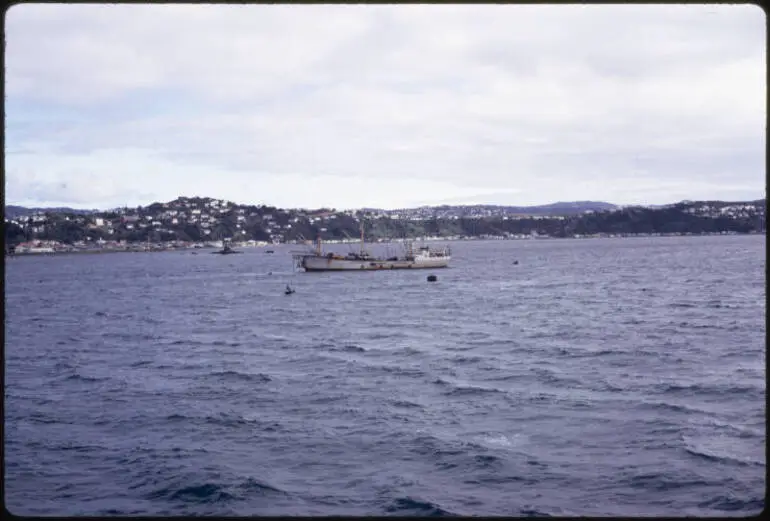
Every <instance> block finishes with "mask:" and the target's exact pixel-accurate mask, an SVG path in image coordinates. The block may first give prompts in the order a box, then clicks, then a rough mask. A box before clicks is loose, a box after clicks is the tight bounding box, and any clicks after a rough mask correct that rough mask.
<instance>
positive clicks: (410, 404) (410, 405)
mask: <svg viewBox="0 0 770 521" xmlns="http://www.w3.org/2000/svg"><path fill="white" fill-rule="evenodd" d="M391 403H392V404H393V405H394V406H395V407H404V408H407V409H424V407H423V406H422V405H420V404H419V403H414V402H410V401H407V400H396V401H394V402H391Z"/></svg>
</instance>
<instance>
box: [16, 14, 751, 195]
mask: <svg viewBox="0 0 770 521" xmlns="http://www.w3.org/2000/svg"><path fill="white" fill-rule="evenodd" d="M6 20H7V25H6V34H7V36H6V39H7V47H6V75H5V77H6V93H7V100H6V114H7V131H6V140H7V142H6V146H7V149H6V164H7V167H8V169H9V172H16V173H15V174H12V175H10V176H9V179H8V180H7V182H8V189H7V197H8V198H10V197H11V195H12V194H14V195H13V196H14V197H22V198H26V199H30V198H32V199H34V198H36V197H50V196H53V195H54V193H49V192H46V191H45V190H43V189H41V188H40V186H46V187H52V186H57V183H59V184H60V181H61V180H62V179H65V180H69V182H68V183H67V186H68V187H72V188H70V189H68V190H66V191H58V192H57V193H58V196H59V197H67V198H69V200H71V201H72V202H76V201H83V202H84V204H86V202H88V203H90V204H92V205H97V206H103V204H102V203H103V202H104V201H107V200H113V199H114V198H120V197H121V194H125V195H124V196H123V198H124V199H125V198H130V197H129V195H130V196H131V197H140V194H143V195H142V196H144V195H147V196H149V197H150V198H151V199H155V200H159V199H162V197H165V195H164V194H169V193H174V194H176V195H181V194H182V193H184V194H189V195H193V194H194V193H198V194H200V195H209V194H211V195H214V191H216V190H220V191H221V192H223V193H234V194H236V195H239V197H240V199H241V200H243V199H251V198H255V200H256V198H259V197H262V194H264V195H269V196H270V197H271V198H273V200H272V201H265V202H267V203H271V204H279V202H281V203H280V204H285V205H287V206H296V205H299V204H300V202H299V201H303V202H302V203H301V204H304V205H307V206H340V207H341V206H344V205H348V204H350V205H354V206H364V205H370V206H386V207H387V206H403V205H405V204H407V202H408V201H410V200H420V201H431V200H434V201H437V202H439V201H444V200H448V199H453V200H454V199H457V198H460V199H462V198H463V197H467V198H469V199H474V200H475V199H478V198H479V197H481V198H483V197H490V198H491V199H494V200H490V201H487V202H490V203H494V202H497V203H505V204H528V203H530V202H538V203H539V202H549V201H552V200H570V199H605V200H611V202H617V203H621V204H625V203H631V202H651V203H656V202H659V201H661V200H664V201H669V200H670V199H671V197H673V196H675V195H676V194H679V193H680V192H682V191H685V192H686V191H687V188H686V187H682V185H681V184H678V185H676V190H675V189H674V187H673V185H671V184H666V182H665V181H666V180H667V179H677V180H680V181H677V182H679V183H684V184H685V185H686V184H687V183H690V186H691V187H692V192H693V194H695V193H702V194H704V195H708V196H709V197H710V198H719V197H720V194H722V193H725V194H727V193H735V190H736V189H737V188H736V187H751V186H753V187H755V188H754V189H753V190H754V192H755V194H754V195H752V196H751V197H752V198H753V197H757V196H759V195H760V194H761V193H762V190H763V189H764V169H765V165H764V150H765V143H764V140H765V138H764V133H765V121H766V94H765V93H766V80H765V76H766V56H765V18H764V12H763V11H761V10H760V9H757V8H755V7H754V6H728V5H708V6H676V5H671V6H631V5H607V6H604V5H568V6H542V5H489V6H477V5H448V6H441V5H402V6H388V5H376V6H366V5H304V6H288V5H272V6H271V5H169V4H164V5H146V4H145V5H125V4H124V5H106V4H105V5H85V4H81V5H66V4H17V5H15V6H14V7H12V8H11V9H10V10H9V11H8V14H7V17H6ZM319 20H323V23H318V22H319ZM121 151H123V153H122V154H123V155H122V156H121V157H122V159H120V160H117V159H116V161H119V167H118V168H115V165H114V164H110V163H109V161H108V160H107V159H106V158H108V157H110V158H112V157H118V156H119V155H120V154H121ZM73 161H74V162H75V163H76V164H77V165H78V166H77V168H75V167H72V168H70V169H65V168H63V167H60V165H63V164H69V163H68V162H73ZM148 161H150V162H152V164H153V165H154V168H155V169H156V170H160V171H162V172H173V174H172V173H163V174H155V176H154V178H153V182H152V183H149V182H147V181H148V180H147V179H145V177H144V174H142V173H141V170H142V169H143V168H146V167H147V164H148ZM22 170H23V171H25V172H28V174H25V175H31V174H29V172H34V176H37V177H34V176H33V177H32V178H34V179H38V181H36V182H37V183H38V184H37V185H36V184H34V183H33V182H32V181H29V180H26V181H25V179H27V178H25V176H24V175H21V174H20V173H19V172H21V171H22ZM92 175H93V176H96V177H94V178H93V179H92V178H90V177H89V176H92ZM78 176H82V177H83V178H84V179H88V180H89V181H88V182H84V183H82V184H78V182H75V181H73V179H74V178H75V177H78ZM30 179H31V178H30ZM620 179H623V180H624V181H623V183H622V184H621V183H620V181H619V180H620ZM698 182H704V183H707V184H701V185H698ZM39 183H43V185H40V184H39ZM656 186H657V187H658V188H655V187H656ZM35 187H37V188H35ZM236 187H239V188H237V189H236ZM246 187H248V190H249V191H244V189H245V188H246ZM307 187H312V190H311V189H307ZM645 187H649V188H645ZM47 189H48V188H46V190H47ZM192 190H201V191H200V192H193V191H192ZM746 191H747V192H750V191H751V189H747V190H746ZM300 193H301V194H302V195H300ZM741 193H743V192H741ZM131 194H133V195H131ZM375 194H376V197H375ZM412 194H417V195H415V196H414V198H412ZM463 194H466V195H463ZM176 195H175V196H176ZM218 196H220V195H218ZM677 196H678V195H677ZM613 198H620V199H622V200H612V199H613ZM684 198H689V199H693V198H695V195H692V194H690V195H685V197H684ZM642 199H644V200H642ZM356 200H360V201H361V203H360V204H356V203H355V201H356ZM292 201H297V202H296V203H292ZM364 201H369V203H366V202H364ZM244 202H246V201H244ZM375 202H376V203H377V204H373V203H375ZM370 203H372V204H370Z"/></svg>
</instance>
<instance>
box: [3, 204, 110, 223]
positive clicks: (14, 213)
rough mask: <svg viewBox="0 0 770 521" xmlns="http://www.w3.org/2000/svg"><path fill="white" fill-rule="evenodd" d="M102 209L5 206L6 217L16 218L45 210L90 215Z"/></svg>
mask: <svg viewBox="0 0 770 521" xmlns="http://www.w3.org/2000/svg"><path fill="white" fill-rule="evenodd" d="M100 211H101V210H82V209H78V208H67V207H57V208H26V207H24V206H14V205H12V204H11V205H8V206H6V207H5V218H6V219H16V218H18V217H27V216H30V215H32V214H35V213H45V212H51V213H74V214H77V215H90V214H93V213H99V212H100Z"/></svg>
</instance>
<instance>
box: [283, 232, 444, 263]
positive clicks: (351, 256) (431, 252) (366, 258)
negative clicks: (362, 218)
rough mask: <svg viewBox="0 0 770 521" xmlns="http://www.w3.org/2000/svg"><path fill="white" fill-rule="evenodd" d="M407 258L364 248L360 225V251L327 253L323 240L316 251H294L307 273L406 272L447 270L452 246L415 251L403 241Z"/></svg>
mask: <svg viewBox="0 0 770 521" xmlns="http://www.w3.org/2000/svg"><path fill="white" fill-rule="evenodd" d="M404 250H405V251H404V255H403V256H401V257H398V256H396V257H387V258H386V257H376V256H373V255H370V254H369V253H368V252H367V251H366V249H365V242H364V225H363V222H362V223H361V250H360V251H359V252H351V253H348V254H347V255H339V254H337V253H325V252H324V251H323V249H322V242H321V238H320V237H318V239H317V240H316V246H315V249H314V250H311V251H305V252H292V257H293V258H294V265H295V267H297V268H300V269H304V270H305V271H362V270H364V271H371V270H403V269H424V268H446V267H448V266H449V261H450V260H451V258H452V252H451V250H450V248H449V246H445V247H443V248H430V247H428V246H421V247H419V248H417V249H416V250H415V249H414V248H413V246H412V242H411V241H404Z"/></svg>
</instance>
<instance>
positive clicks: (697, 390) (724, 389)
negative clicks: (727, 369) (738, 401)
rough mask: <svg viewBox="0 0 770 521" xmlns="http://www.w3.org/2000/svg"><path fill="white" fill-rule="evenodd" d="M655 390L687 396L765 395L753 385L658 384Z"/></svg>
mask: <svg viewBox="0 0 770 521" xmlns="http://www.w3.org/2000/svg"><path fill="white" fill-rule="evenodd" d="M653 389H654V390H655V391H656V392H659V393H662V394H666V393H671V394H676V393H687V394H698V395H703V394H719V395H724V394H738V395H746V394H747V393H756V392H761V393H763V394H764V389H760V388H759V387H756V386H752V385H741V384H723V385H719V384H716V385H715V384H677V383H667V384H656V385H655V386H654V387H653Z"/></svg>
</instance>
